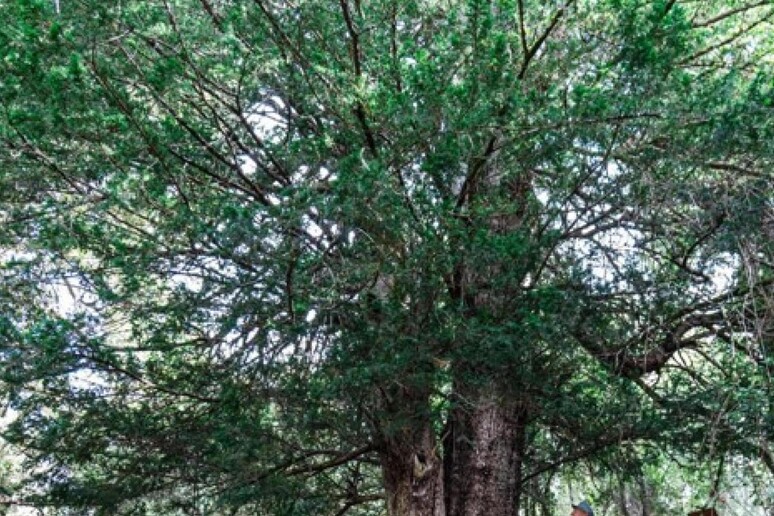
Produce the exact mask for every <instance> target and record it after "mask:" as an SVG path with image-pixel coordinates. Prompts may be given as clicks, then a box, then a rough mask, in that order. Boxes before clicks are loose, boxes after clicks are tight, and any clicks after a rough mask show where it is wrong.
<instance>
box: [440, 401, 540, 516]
mask: <svg viewBox="0 0 774 516" xmlns="http://www.w3.org/2000/svg"><path fill="white" fill-rule="evenodd" d="M458 394H460V396H458V398H459V399H460V400H461V401H460V403H459V404H458V406H457V407H455V408H454V410H453V411H452V414H451V421H450V425H449V427H448V433H447V435H446V438H445V442H444V463H445V468H446V481H445V495H446V505H447V514H448V515H449V516H477V515H481V516H484V515H487V516H488V515H491V514H497V515H499V516H516V514H518V511H519V504H520V494H521V488H520V481H521V468H522V460H523V454H524V446H525V421H526V411H525V410H524V409H523V407H522V405H521V404H519V403H518V402H516V401H514V400H512V399H508V398H507V397H502V396H498V395H497V394H496V393H494V392H491V391H488V392H474V393H471V392H466V393H458Z"/></svg>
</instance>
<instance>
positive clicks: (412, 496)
mask: <svg viewBox="0 0 774 516" xmlns="http://www.w3.org/2000/svg"><path fill="white" fill-rule="evenodd" d="M397 437H398V439H391V441H392V442H389V443H386V444H387V446H385V448H384V450H383V452H382V455H381V460H382V471H383V472H384V485H385V489H386V491H387V512H388V514H389V515H390V516H446V514H447V512H446V507H445V504H444V496H443V489H444V482H443V464H442V462H441V458H440V456H439V454H438V446H437V444H436V438H435V433H434V431H433V429H432V427H430V426H429V425H428V426H426V427H424V428H419V429H412V430H408V431H406V432H403V433H402V435H400V436H397Z"/></svg>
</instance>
